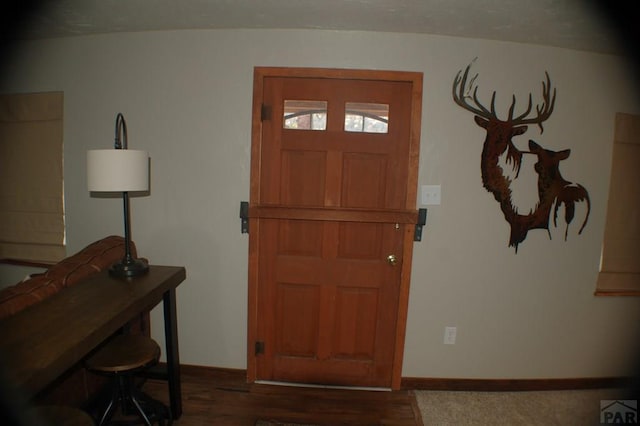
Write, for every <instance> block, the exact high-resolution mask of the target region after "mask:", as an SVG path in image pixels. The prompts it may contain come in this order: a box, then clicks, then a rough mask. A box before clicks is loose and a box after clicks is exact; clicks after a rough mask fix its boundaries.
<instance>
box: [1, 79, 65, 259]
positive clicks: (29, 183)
mask: <svg viewBox="0 0 640 426" xmlns="http://www.w3.org/2000/svg"><path fill="white" fill-rule="evenodd" d="M62 137H63V94H62V92H51V93H30V94H10V95H0V259H3V260H17V261H25V262H33V263H54V262H57V261H59V260H61V259H63V258H64V256H65V247H64V244H65V226H64V200H63V172H62Z"/></svg>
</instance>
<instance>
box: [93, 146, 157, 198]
mask: <svg viewBox="0 0 640 426" xmlns="http://www.w3.org/2000/svg"><path fill="white" fill-rule="evenodd" d="M87 187H88V189H89V191H95V192H125V191H127V192H128V191H148V190H149V153H148V152H147V151H140V150H134V149H96V150H91V151H87Z"/></svg>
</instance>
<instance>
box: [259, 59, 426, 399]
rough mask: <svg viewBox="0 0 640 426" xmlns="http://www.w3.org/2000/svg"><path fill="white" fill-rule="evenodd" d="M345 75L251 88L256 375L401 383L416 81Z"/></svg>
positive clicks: (271, 81) (272, 79)
mask: <svg viewBox="0 0 640 426" xmlns="http://www.w3.org/2000/svg"><path fill="white" fill-rule="evenodd" d="M265 70H266V69H261V71H265ZM330 74H331V73H330ZM349 74H350V73H349V72H340V73H339V76H337V77H336V78H326V77H323V78H318V77H316V76H312V77H306V78H303V77H301V76H299V75H297V76H295V77H290V76H278V75H263V76H261V77H260V80H258V79H256V81H255V82H254V83H255V84H256V86H257V87H259V88H260V89H259V90H256V92H255V94H254V103H255V101H256V99H258V98H259V100H260V103H261V105H260V109H259V110H260V112H261V116H262V119H261V120H260V122H259V125H256V123H255V119H254V145H253V147H252V178H251V179H252V184H251V186H252V192H251V201H250V218H251V234H250V271H249V296H250V303H249V304H250V315H249V343H250V346H251V347H253V344H254V343H255V342H258V341H259V342H263V345H260V346H259V347H260V348H262V352H260V353H252V352H251V351H250V352H249V368H248V374H249V378H250V379H259V380H273V381H292V382H302V383H318V384H334V385H357V386H377V387H392V386H396V387H397V385H398V384H399V376H398V374H399V372H400V369H399V365H401V361H402V360H401V355H402V350H401V349H402V343H403V339H404V325H405V318H406V302H407V299H406V297H407V293H408V282H409V279H408V278H409V277H408V271H409V270H410V254H411V245H410V243H408V241H409V240H408V237H409V236H410V235H411V234H412V231H413V224H415V219H416V216H417V215H416V212H415V209H412V208H411V206H415V192H416V191H415V188H414V187H415V185H416V181H415V177H416V176H417V170H415V167H417V162H416V161H415V160H416V158H417V155H416V152H415V150H416V149H417V146H418V145H417V144H416V142H417V141H416V140H415V138H412V134H415V128H416V123H415V122H414V121H415V119H416V114H415V113H414V111H413V109H412V108H414V109H415V108H416V103H417V102H416V93H420V91H419V90H418V89H419V87H416V86H420V84H419V83H418V79H417V75H415V74H413V73H412V74H410V75H409V74H408V73H398V74H393V73H392V75H393V76H397V77H403V78H399V79H397V80H396V79H384V80H381V81H378V80H375V79H370V78H362V76H366V75H368V74H367V73H365V72H354V73H352V76H355V77H357V78H344V77H345V76H346V75H349ZM408 76H410V77H411V78H409V79H407V78H406V77H408ZM257 78H258V77H257ZM287 101H288V102H287ZM285 104H286V107H285ZM301 105H302V106H304V105H310V106H312V107H313V110H304V107H301ZM324 105H326V109H324V110H323V108H324ZM347 105H348V107H347ZM418 105H419V104H418ZM354 107H355V108H354ZM296 108H297V109H296ZM387 108H388V116H385V117H382V118H381V119H377V118H376V117H375V114H376V113H378V112H379V111H387ZM418 108H419V106H418ZM257 110H258V109H257V108H256V106H255V105H254V114H255V111H257ZM285 111H287V114H288V115H287V117H286V120H287V121H286V123H285ZM358 114H360V115H358ZM385 114H386V112H385ZM347 116H348V117H347ZM418 117H419V115H418ZM254 118H255V117H254ZM418 128H419V126H418ZM312 129H315V130H312ZM371 132H376V133H371ZM380 132H382V133H380ZM257 133H259V134H257ZM256 157H257V158H256ZM407 253H408V255H409V258H408V259H406V258H405V255H406V254H407ZM389 255H395V256H396V258H397V259H398V263H397V264H391V263H390V262H388V261H387V256H389Z"/></svg>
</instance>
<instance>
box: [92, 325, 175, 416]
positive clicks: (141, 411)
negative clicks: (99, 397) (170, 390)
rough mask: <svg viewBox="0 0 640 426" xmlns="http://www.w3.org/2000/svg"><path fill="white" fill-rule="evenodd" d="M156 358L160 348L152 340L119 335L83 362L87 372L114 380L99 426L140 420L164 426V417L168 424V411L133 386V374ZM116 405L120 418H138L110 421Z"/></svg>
mask: <svg viewBox="0 0 640 426" xmlns="http://www.w3.org/2000/svg"><path fill="white" fill-rule="evenodd" d="M159 359H160V346H158V344H157V343H156V342H155V341H154V340H153V339H150V338H148V337H146V336H143V335H139V334H122V335H118V336H116V337H114V338H113V339H112V340H110V341H109V342H107V343H106V344H105V346H103V347H102V348H100V349H98V351H97V352H95V353H94V354H93V355H91V356H90V357H89V358H88V359H87V360H86V361H85V365H86V367H87V369H89V370H90V371H93V372H95V373H98V374H103V375H107V376H111V377H113V381H112V386H113V387H112V394H111V400H110V401H109V403H108V404H107V406H106V408H105V409H104V412H103V413H102V414H101V415H100V418H99V423H98V424H99V425H105V424H140V421H143V422H144V424H145V425H147V426H151V424H152V422H153V421H157V422H158V424H159V425H160V426H163V425H164V419H165V418H166V419H169V424H171V414H170V412H169V409H168V408H167V407H166V406H165V405H163V404H162V403H160V402H159V401H156V400H154V399H152V398H151V397H149V396H148V395H146V394H144V393H143V392H142V391H141V390H140V389H138V387H137V386H136V385H135V383H134V379H135V374H136V373H139V372H140V371H142V370H144V369H146V368H147V367H150V366H152V365H154V364H156V363H157V362H158V360H159ZM118 406H120V408H121V411H122V415H123V417H126V416H129V417H131V415H132V414H133V415H134V416H135V417H137V418H136V419H135V420H131V421H130V422H128V421H123V420H118V421H117V422H116V421H114V422H111V419H112V417H113V415H114V414H115V409H116V408H117V407H118Z"/></svg>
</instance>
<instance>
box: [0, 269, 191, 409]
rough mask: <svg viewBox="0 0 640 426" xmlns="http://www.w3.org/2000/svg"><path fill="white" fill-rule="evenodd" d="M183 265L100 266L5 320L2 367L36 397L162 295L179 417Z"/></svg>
mask: <svg viewBox="0 0 640 426" xmlns="http://www.w3.org/2000/svg"><path fill="white" fill-rule="evenodd" d="M185 278H186V271H185V268H183V267H177V266H154V265H152V266H150V268H149V272H148V273H147V274H145V275H143V276H140V277H136V278H129V279H127V278H114V277H111V276H110V275H109V274H108V272H107V271H103V272H100V273H99V274H96V275H94V276H91V277H89V278H87V279H86V280H83V281H82V282H80V283H77V284H75V285H73V286H72V287H68V288H65V289H64V290H62V291H60V292H59V293H57V294H55V295H54V296H51V297H49V298H47V299H45V300H44V301H42V302H40V303H38V304H36V305H32V306H30V307H29V308H27V309H25V310H23V311H21V312H19V313H18V314H16V315H13V316H11V317H8V318H5V319H3V320H1V321H0V369H1V370H2V373H3V375H4V378H5V379H6V380H7V385H8V386H9V387H10V388H12V389H14V390H15V391H17V392H20V393H22V394H23V396H24V397H25V398H28V399H30V398H33V397H34V396H36V395H37V394H38V393H39V392H40V391H42V390H43V389H45V387H46V386H47V385H49V384H51V383H52V382H53V381H54V380H55V379H56V378H58V377H60V376H61V375H62V374H63V373H64V372H65V371H67V370H68V369H69V368H71V367H73V366H74V365H76V364H77V363H78V362H80V361H81V360H82V359H83V358H84V357H85V356H86V355H87V354H88V353H89V352H91V350H93V349H94V348H95V347H97V346H98V345H100V343H102V342H103V341H104V340H105V339H107V338H108V337H109V336H111V335H112V334H113V333H115V332H116V331H118V330H119V329H120V328H122V327H123V326H124V325H125V324H127V323H128V322H129V321H130V320H131V319H132V318H133V317H134V316H135V315H137V314H140V313H142V312H145V311H147V310H149V309H151V308H153V307H154V306H156V305H157V304H158V303H160V301H162V302H163V307H164V330H165V343H166V348H165V350H166V351H165V355H166V360H167V363H166V371H165V372H164V375H163V376H164V377H163V378H165V379H166V380H167V381H168V383H169V399H170V404H171V412H172V414H173V418H174V419H177V418H179V417H180V415H181V414H182V391H181V386H180V359H179V354H178V332H177V318H176V287H177V286H178V285H179V284H180V283H181V282H182V281H184V280H185Z"/></svg>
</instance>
